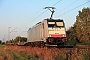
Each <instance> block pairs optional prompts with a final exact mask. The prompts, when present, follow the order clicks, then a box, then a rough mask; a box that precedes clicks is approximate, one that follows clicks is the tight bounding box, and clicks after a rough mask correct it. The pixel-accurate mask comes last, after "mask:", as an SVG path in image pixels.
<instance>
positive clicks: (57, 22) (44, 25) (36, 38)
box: [27, 19, 67, 46]
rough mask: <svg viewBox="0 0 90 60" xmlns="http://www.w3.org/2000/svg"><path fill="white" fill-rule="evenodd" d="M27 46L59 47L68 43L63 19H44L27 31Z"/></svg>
mask: <svg viewBox="0 0 90 60" xmlns="http://www.w3.org/2000/svg"><path fill="white" fill-rule="evenodd" d="M27 35H28V37H27V42H28V43H27V45H32V46H45V45H46V46H57V45H63V44H65V43H66V42H67V39H66V29H65V23H64V21H63V20H61V19H44V20H43V21H42V22H39V23H37V24H36V25H35V26H33V27H31V28H29V30H28V31H27Z"/></svg>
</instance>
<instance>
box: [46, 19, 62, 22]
mask: <svg viewBox="0 0 90 60" xmlns="http://www.w3.org/2000/svg"><path fill="white" fill-rule="evenodd" d="M45 20H47V21H48V22H55V21H56V22H63V20H62V19H45Z"/></svg>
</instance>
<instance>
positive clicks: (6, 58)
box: [0, 45, 90, 60]
mask: <svg viewBox="0 0 90 60" xmlns="http://www.w3.org/2000/svg"><path fill="white" fill-rule="evenodd" d="M89 59H90V47H89V48H76V47H75V48H47V47H45V48H39V47H30V46H11V45H0V60H89Z"/></svg>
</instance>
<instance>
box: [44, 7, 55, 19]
mask: <svg viewBox="0 0 90 60" xmlns="http://www.w3.org/2000/svg"><path fill="white" fill-rule="evenodd" d="M44 9H49V10H50V11H51V12H52V14H51V17H50V19H52V16H53V13H54V12H55V11H54V9H55V7H45V8H44Z"/></svg>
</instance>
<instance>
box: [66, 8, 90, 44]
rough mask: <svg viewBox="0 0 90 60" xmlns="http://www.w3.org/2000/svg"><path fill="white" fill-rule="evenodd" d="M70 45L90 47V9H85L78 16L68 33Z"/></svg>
mask: <svg viewBox="0 0 90 60" xmlns="http://www.w3.org/2000/svg"><path fill="white" fill-rule="evenodd" d="M66 33H67V39H68V41H69V42H68V44H70V45H76V44H82V45H90V8H89V7H87V8H83V9H82V11H79V12H78V15H77V16H76V22H75V23H74V25H73V26H71V27H70V28H69V29H68V30H67V31H66Z"/></svg>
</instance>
